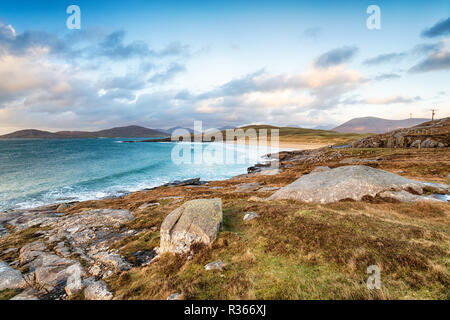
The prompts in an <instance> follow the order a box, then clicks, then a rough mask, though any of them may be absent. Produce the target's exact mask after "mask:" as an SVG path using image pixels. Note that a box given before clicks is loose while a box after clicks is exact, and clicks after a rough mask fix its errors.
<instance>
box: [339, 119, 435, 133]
mask: <svg viewBox="0 0 450 320" xmlns="http://www.w3.org/2000/svg"><path fill="white" fill-rule="evenodd" d="M425 121H429V119H424V118H412V119H405V120H389V119H382V118H376V117H363V118H354V119H351V120H349V121H347V122H345V123H343V124H341V125H340V126H337V127H336V128H334V129H332V130H333V131H337V132H343V133H344V132H354V133H384V132H388V131H392V130H396V129H400V128H409V127H411V126H414V125H417V124H420V123H423V122H425Z"/></svg>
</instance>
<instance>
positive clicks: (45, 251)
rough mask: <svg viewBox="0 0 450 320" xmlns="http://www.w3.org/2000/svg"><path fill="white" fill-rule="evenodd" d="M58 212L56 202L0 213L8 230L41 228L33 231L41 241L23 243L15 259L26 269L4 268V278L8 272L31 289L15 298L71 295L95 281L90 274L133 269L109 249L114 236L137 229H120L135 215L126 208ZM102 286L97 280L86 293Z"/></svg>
mask: <svg viewBox="0 0 450 320" xmlns="http://www.w3.org/2000/svg"><path fill="white" fill-rule="evenodd" d="M56 211H58V206H49V207H43V208H38V209H34V210H30V211H22V210H21V211H11V212H7V213H2V214H0V226H1V225H3V226H5V225H8V226H9V228H10V229H11V232H12V233H14V232H17V231H21V230H24V229H26V228H29V227H30V226H38V227H40V228H42V230H41V231H38V232H37V233H36V235H37V236H38V237H39V238H40V240H38V241H34V242H31V243H28V244H25V245H24V246H22V247H21V248H20V251H19V257H18V261H16V262H13V263H15V265H17V266H19V267H20V268H21V269H25V270H28V273H26V274H24V275H23V277H22V276H21V274H20V272H19V271H17V270H14V269H12V268H11V267H9V266H8V265H7V264H6V266H8V268H9V269H5V270H8V272H7V273H5V274H7V275H8V277H4V279H5V281H6V279H10V278H11V277H10V276H9V275H11V276H12V275H15V276H16V279H17V281H18V283H20V285H23V286H22V287H27V289H26V290H27V292H33V294H29V295H28V294H24V295H23V297H21V296H17V299H27V298H28V297H29V296H31V297H36V298H40V297H46V298H50V299H56V298H61V297H64V296H65V295H67V296H69V297H70V296H74V295H76V294H78V293H80V292H81V291H82V290H83V289H84V288H85V287H86V290H87V287H88V286H89V285H91V284H92V283H93V281H94V280H95V278H94V280H92V281H88V283H86V279H90V278H87V277H89V276H95V277H97V278H106V277H108V276H111V275H113V274H116V273H120V272H122V271H124V270H128V269H130V268H131V265H130V263H128V262H127V261H126V260H125V259H124V258H123V257H121V256H120V254H119V253H118V252H117V249H111V248H110V245H111V244H112V243H113V242H114V241H116V240H119V239H122V238H124V237H128V236H132V235H134V234H136V231H134V230H127V229H126V228H121V226H122V225H123V224H124V223H127V222H129V221H132V220H133V219H134V216H133V214H131V213H130V212H129V211H128V210H114V209H94V210H85V211H81V212H77V213H70V214H69V213H64V212H62V213H58V212H56ZM16 250H17V249H16ZM80 262H82V263H80ZM1 266H3V264H2V265H1ZM5 268H6V267H5ZM2 270H3V269H2ZM0 278H1V279H0V280H3V277H0ZM20 278H21V279H22V280H21V281H19V279H20ZM11 279H12V278H11ZM5 283H6V282H5ZM103 289H104V286H103V284H102V283H100V284H96V285H95V286H94V287H91V288H90V292H91V293H92V295H94V293H95V292H97V293H98V292H103V291H104V290H103ZM33 290H34V291H33ZM97 293H96V295H99V296H101V297H102V299H107V298H108V297H109V295H108V294H106V293H105V292H104V294H97ZM110 294H111V293H110ZM111 297H112V295H111Z"/></svg>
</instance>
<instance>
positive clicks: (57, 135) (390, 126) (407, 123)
mask: <svg viewBox="0 0 450 320" xmlns="http://www.w3.org/2000/svg"><path fill="white" fill-rule="evenodd" d="M426 121H429V119H425V118H412V119H405V120H389V119H382V118H376V117H364V118H354V119H351V120H349V121H347V122H345V123H343V124H341V125H340V126H337V127H336V128H334V129H331V130H332V131H336V132H339V133H384V132H388V131H392V130H396V129H400V128H409V127H412V126H415V125H418V124H421V123H423V122H426ZM291 127H292V128H298V127H297V126H291ZM232 128H233V127H230V126H227V127H221V128H218V129H219V130H220V131H223V130H225V129H232ZM177 129H185V130H187V131H188V132H190V133H194V130H192V129H191V128H186V127H172V128H169V129H149V128H145V127H140V126H134V125H133V126H126V127H116V128H111V129H106V130H100V131H93V132H90V131H58V132H49V131H42V130H35V129H26V130H19V131H15V132H12V133H9V134H5V135H2V136H0V139H83V138H137V137H139V138H150V137H167V136H170V135H171V134H172V132H174V131H175V130H177ZM315 129H317V128H315ZM313 131H314V130H313Z"/></svg>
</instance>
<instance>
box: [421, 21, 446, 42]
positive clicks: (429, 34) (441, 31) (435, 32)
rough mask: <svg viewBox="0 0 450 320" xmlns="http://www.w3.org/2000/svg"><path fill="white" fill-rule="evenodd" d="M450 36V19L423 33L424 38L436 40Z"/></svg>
mask: <svg viewBox="0 0 450 320" xmlns="http://www.w3.org/2000/svg"><path fill="white" fill-rule="evenodd" d="M448 34H450V17H448V18H447V19H443V20H441V21H439V22H437V23H436V24H435V25H434V26H432V27H430V28H428V29H425V30H423V31H422V33H421V36H422V37H424V38H435V37H439V36H444V35H448Z"/></svg>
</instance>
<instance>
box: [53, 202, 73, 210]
mask: <svg viewBox="0 0 450 320" xmlns="http://www.w3.org/2000/svg"><path fill="white" fill-rule="evenodd" d="M69 208H70V206H69V205H68V204H67V203H61V204H60V205H59V206H58V208H56V212H64V211H66V210H67V209H69Z"/></svg>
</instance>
